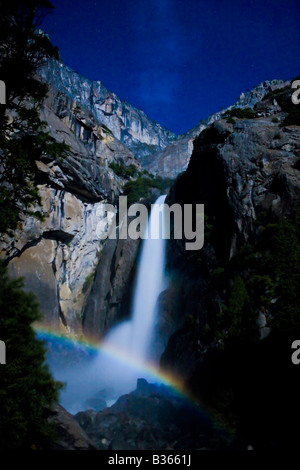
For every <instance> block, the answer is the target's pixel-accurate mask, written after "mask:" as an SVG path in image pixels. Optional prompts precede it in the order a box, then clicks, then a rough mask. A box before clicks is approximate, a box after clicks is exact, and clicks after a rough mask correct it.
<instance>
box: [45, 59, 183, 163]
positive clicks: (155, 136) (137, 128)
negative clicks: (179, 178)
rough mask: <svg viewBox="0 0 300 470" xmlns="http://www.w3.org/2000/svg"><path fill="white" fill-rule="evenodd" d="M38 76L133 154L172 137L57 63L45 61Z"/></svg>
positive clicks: (150, 149)
mask: <svg viewBox="0 0 300 470" xmlns="http://www.w3.org/2000/svg"><path fill="white" fill-rule="evenodd" d="M41 76H42V77H43V78H44V79H45V80H46V81H47V82H48V83H50V84H51V86H53V87H55V88H56V89H58V90H59V91H60V92H62V93H63V94H64V95H66V96H68V97H69V98H70V99H71V100H73V101H76V103H78V104H80V105H81V106H83V107H84V108H86V109H88V110H89V111H90V112H91V114H92V115H93V116H94V118H95V119H96V120H97V121H98V122H99V123H102V124H104V125H105V126H107V128H108V129H109V130H110V131H111V132H112V134H113V135H114V136H115V137H116V138H117V139H118V140H120V141H121V142H123V143H124V144H125V145H126V146H127V147H129V148H131V149H132V150H133V151H134V153H135V155H136V156H137V157H139V155H141V157H142V156H144V155H145V154H152V153H153V151H154V150H161V149H163V148H164V147H166V146H167V145H168V144H169V143H170V142H171V141H172V140H174V139H175V135H174V134H173V133H172V132H170V131H168V130H166V129H164V128H162V127H161V126H160V125H159V124H157V123H155V122H154V121H151V120H150V119H149V118H148V117H147V116H146V114H145V113H144V112H143V111H141V110H137V109H135V108H134V107H133V106H131V105H130V104H129V103H127V102H125V101H121V100H120V98H118V96H117V95H115V94H114V93H112V92H110V91H109V90H107V88H105V87H104V85H103V84H102V83H101V82H99V81H96V82H91V81H90V80H87V79H85V78H83V77H81V76H80V75H79V74H78V73H76V72H74V71H73V70H71V69H70V68H69V67H66V66H65V65H64V64H62V63H60V62H57V61H54V60H53V61H49V63H48V64H47V66H46V67H45V68H44V69H43V70H42V71H41Z"/></svg>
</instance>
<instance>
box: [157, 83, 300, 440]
mask: <svg viewBox="0 0 300 470" xmlns="http://www.w3.org/2000/svg"><path fill="white" fill-rule="evenodd" d="M254 108H255V111H256V112H257V117H256V118H253V119H241V118H237V119H229V120H227V119H220V120H218V121H216V122H214V123H213V124H211V125H210V126H208V127H207V128H206V129H205V130H203V131H202V133H201V134H200V135H199V137H198V138H197V139H196V140H195V142H194V150H193V154H192V157H191V160H190V163H189V166H188V169H187V171H186V172H185V173H184V174H182V175H181V176H179V177H178V179H177V181H176V182H175V184H174V186H173V187H172V189H171V191H170V193H169V195H168V198H167V202H168V203H169V204H172V203H179V204H181V205H183V204H187V203H199V204H200V203H202V204H203V203H204V204H205V217H206V223H205V225H206V229H205V243H204V248H203V249H202V250H201V251H200V252H187V251H185V249H184V243H182V241H180V240H175V241H171V242H170V243H169V247H168V250H169V254H168V260H169V261H168V264H169V275H170V279H171V281H170V287H169V288H168V290H166V291H165V292H164V293H163V294H162V299H161V305H162V310H163V311H162V324H161V326H160V331H161V335H162V337H163V335H164V334H165V337H168V335H171V336H170V337H169V341H168V344H167V347H166V349H165V352H164V354H163V355H162V358H161V365H162V367H163V368H167V369H169V370H171V371H172V373H177V374H178V375H179V376H181V377H182V378H183V380H185V381H186V383H188V384H189V387H191V388H192V389H193V390H194V391H196V393H197V394H198V396H201V398H202V399H203V400H204V401H205V402H206V403H208V405H209V407H210V408H211V409H215V410H217V413H218V414H219V415H221V416H222V417H223V419H225V421H226V420H227V423H229V426H231V429H234V431H236V430H237V429H238V432H239V433H241V434H240V435H243V436H244V437H245V436H246V437H247V439H250V440H251V442H254V443H255V445H256V446H257V447H258V448H264V446H266V447H267V448H270V447H271V448H272V446H275V447H276V446H279V447H280V446H285V445H287V446H288V445H291V442H292V441H293V436H292V435H291V433H289V432H287V433H286V430H287V428H288V420H289V419H291V416H292V414H293V410H294V409H295V407H296V403H297V397H296V396H295V395H293V396H290V395H289V391H290V390H292V389H294V388H297V387H298V379H299V377H298V375H299V374H298V373H297V371H296V370H295V368H294V369H292V368H291V367H290V365H291V362H290V348H291V343H292V340H293V338H294V337H296V336H297V335H298V334H299V328H298V326H297V325H298V324H299V322H298V320H297V318H299V315H298V311H299V310H298V300H297V299H298V297H297V296H295V297H293V289H296V291H298V290H299V275H298V274H297V273H298V267H299V257H298V254H297V253H299V225H298V215H297V214H298V212H295V211H297V210H298V209H297V207H298V206H297V201H299V198H300V175H299V168H300V167H299V157H300V121H299V111H298V109H295V106H294V105H292V104H291V89H290V87H287V89H286V88H284V89H282V91H281V92H279V93H273V94H270V95H268V97H266V99H265V100H264V99H263V100H259V101H257V102H256V104H255V107H254ZM295 214H296V215H295ZM297 233H298V235H297ZM294 234H295V235H294ZM289 237H291V239H290V238H289ZM293 237H295V238H293ZM297 237H298V241H297ZM291 240H295V241H291ZM297 243H298V244H297ZM274 247H275V248H274ZM297 247H298V248H297ZM297 276H298V277H297ZM170 306H171V308H170ZM292 312H295V313H294V314H293V313H292ZM292 315H294V316H292ZM174 329H175V330H176V331H175V332H174ZM283 377H284V379H282V378H283ZM282 380H283V382H284V385H283V382H282ZM265 397H268V398H267V399H266V400H265ZM280 401H282V402H281V405H282V406H283V408H284V410H285V411H284V414H283V413H280V412H279V413H278V414H277V407H278V403H279V402H280ZM258 429H259V431H258ZM283 429H284V430H285V431H282V430H283Z"/></svg>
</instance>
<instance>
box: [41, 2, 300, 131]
mask: <svg viewBox="0 0 300 470" xmlns="http://www.w3.org/2000/svg"><path fill="white" fill-rule="evenodd" d="M52 3H53V5H54V6H55V10H54V13H53V14H52V15H51V16H49V17H48V18H47V20H46V21H45V23H44V30H45V31H47V32H48V33H49V34H50V37H51V39H52V42H53V43H54V44H55V45H57V46H58V47H59V50H60V54H61V58H62V60H63V62H64V63H65V64H67V65H68V66H69V67H71V68H73V69H74V70H76V71H77V72H79V73H80V74H81V75H83V76H85V77H87V78H89V79H91V80H100V81H101V82H102V83H103V84H104V85H105V86H106V87H107V88H108V89H109V90H111V91H113V92H114V93H116V94H117V95H118V96H119V97H120V98H121V99H123V100H127V101H129V103H131V104H132V105H133V106H135V107H136V108H140V109H142V110H143V111H145V113H146V114H147V115H148V116H149V117H150V118H151V119H154V120H155V121H157V122H158V123H160V124H161V125H162V126H164V127H167V128H168V129H170V130H171V131H173V132H175V133H177V134H182V133H184V132H187V131H188V130H190V129H191V128H192V127H194V126H195V125H196V124H197V123H198V122H199V121H200V120H201V119H205V118H206V117H208V116H209V115H210V114H212V113H214V112H216V111H219V110H220V109H221V107H224V108H225V107H227V106H229V105H231V104H233V103H234V102H235V101H236V99H237V98H238V96H239V95H240V93H241V92H242V91H246V90H247V88H252V87H253V86H255V85H257V84H259V83H260V82H262V81H264V80H267V79H273V78H282V79H290V78H293V77H295V76H297V75H299V74H300V61H299V56H300V2H299V0H284V1H282V0H206V1H202V0H98V1H92V0H52Z"/></svg>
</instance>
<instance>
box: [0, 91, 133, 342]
mask: <svg viewBox="0 0 300 470" xmlns="http://www.w3.org/2000/svg"><path fill="white" fill-rule="evenodd" d="M77 92H78V93H80V90H77ZM74 94H75V92H74ZM41 115H42V119H43V120H44V121H45V122H46V123H47V126H48V130H49V132H50V133H51V135H52V136H53V137H54V138H55V139H56V140H57V141H59V142H62V141H65V142H66V143H67V144H68V145H69V147H70V151H69V153H68V156H67V158H66V159H64V160H61V161H52V159H51V157H49V156H48V155H44V156H43V157H42V159H41V160H40V161H37V162H36V165H37V168H38V183H39V192H40V196H41V205H40V206H39V207H35V208H34V212H39V215H40V216H41V217H42V218H43V220H42V221H40V220H38V219H36V218H35V217H28V218H26V219H24V220H22V221H21V222H20V223H19V226H18V229H17V231H16V232H15V233H14V234H13V236H11V237H5V239H3V240H2V241H1V256H2V258H3V259H4V260H5V262H6V263H7V264H8V267H9V271H10V273H11V274H12V275H14V276H23V277H24V279H25V286H26V289H27V290H29V291H32V292H34V293H35V294H36V295H37V297H38V300H39V302H40V305H41V311H42V312H43V315H44V322H45V323H46V324H48V325H49V326H51V327H56V328H57V327H61V328H63V329H64V330H66V329H67V330H69V331H72V332H77V333H80V332H81V330H82V317H83V312H84V308H85V302H86V298H87V296H88V294H89V290H90V288H91V285H92V283H93V278H94V275H95V270H96V267H97V265H98V263H99V258H100V255H101V251H102V248H103V246H104V242H103V241H102V235H103V233H104V232H105V230H106V225H107V219H106V213H105V208H104V204H105V203H106V202H110V203H112V202H113V201H114V200H115V198H116V197H117V196H118V195H119V194H120V193H122V187H123V185H124V183H125V182H126V181H127V179H125V178H123V177H120V176H117V175H116V174H115V173H114V171H113V170H112V169H111V168H110V165H111V164H112V163H114V164H119V165H123V166H124V168H126V166H128V165H131V166H135V167H136V168H137V170H139V168H140V167H139V163H138V162H137V160H136V159H135V157H134V154H133V153H132V151H131V150H130V149H129V148H128V147H127V146H126V145H125V144H124V143H122V142H121V141H120V140H118V139H117V138H116V137H115V136H114V135H113V133H112V132H111V131H110V130H109V129H108V128H107V127H106V126H105V125H104V124H103V122H99V121H98V120H97V119H96V118H95V117H94V116H93V114H92V113H91V112H90V111H89V110H88V109H86V108H84V107H83V106H79V104H78V103H77V102H76V101H74V100H73V99H72V98H71V97H70V96H68V95H67V94H64V93H62V92H61V91H59V90H58V89H57V88H55V87H54V86H53V85H51V87H50V92H49V97H48V98H47V100H46V101H45V103H44V106H43V107H42V109H41ZM132 262H133V261H132ZM106 275H107V273H106ZM124 276H125V274H124ZM111 277H113V276H111Z"/></svg>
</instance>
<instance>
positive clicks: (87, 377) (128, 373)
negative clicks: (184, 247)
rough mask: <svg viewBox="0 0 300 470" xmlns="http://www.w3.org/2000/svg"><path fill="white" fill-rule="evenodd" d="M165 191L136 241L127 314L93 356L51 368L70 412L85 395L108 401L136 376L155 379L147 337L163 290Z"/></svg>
mask: <svg viewBox="0 0 300 470" xmlns="http://www.w3.org/2000/svg"><path fill="white" fill-rule="evenodd" d="M165 197H166V196H160V197H159V198H158V199H157V200H156V202H155V204H153V205H152V210H151V213H150V217H149V220H148V227H147V230H148V237H145V239H143V241H142V247H141V253H140V257H139V262H138V269H137V276H136V281H135V286H134V295H133V302H132V312H131V317H130V319H129V320H127V321H124V322H122V323H120V324H119V325H117V326H115V327H114V328H112V330H111V331H110V332H109V333H108V334H107V335H106V337H105V338H104V341H103V342H102V345H101V347H100V349H99V352H98V353H97V355H96V357H94V358H93V360H91V361H90V362H86V363H84V364H83V366H82V367H76V366H75V367H72V368H70V369H67V370H66V368H65V367H63V368H62V369H61V370H57V369H56V368H55V370H54V375H55V378H56V379H57V380H60V381H63V382H65V381H66V382H67V387H66V388H65V389H64V390H63V392H62V394H61V403H62V405H63V406H64V407H65V408H67V410H68V411H70V412H71V413H77V412H78V411H81V410H84V409H86V408H87V407H90V406H87V399H89V398H92V397H96V396H97V395H98V396H99V392H101V391H102V392H103V391H104V392H105V395H109V396H106V401H107V404H108V405H111V404H112V402H113V401H115V400H116V399H117V398H118V397H119V396H120V395H123V394H124V393H128V392H130V391H133V390H134V389H135V387H136V382H137V379H138V378H140V377H143V378H145V379H146V380H148V381H150V382H155V381H156V382H157V377H154V376H153V375H152V374H153V372H152V374H151V372H149V366H148V364H147V362H149V359H150V358H151V357H153V351H151V342H152V341H151V340H152V339H153V333H154V326H155V323H156V313H157V312H156V304H157V299H158V296H159V294H160V293H161V292H162V291H163V290H164V269H165V243H166V241H165V240H164V239H163V236H162V235H163V233H164V229H165V226H164V217H163V208H162V207H161V205H162V204H163V203H164V201H165Z"/></svg>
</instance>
